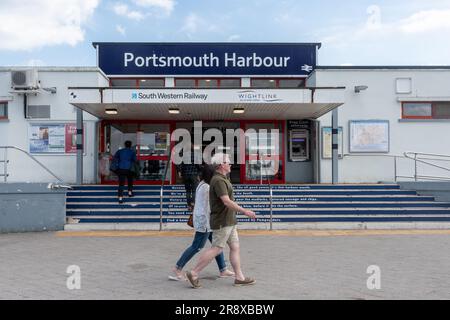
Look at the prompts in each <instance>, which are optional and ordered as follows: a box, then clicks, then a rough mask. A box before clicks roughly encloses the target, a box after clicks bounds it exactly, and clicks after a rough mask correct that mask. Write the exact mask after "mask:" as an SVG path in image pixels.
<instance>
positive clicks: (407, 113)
mask: <svg viewBox="0 0 450 320" xmlns="http://www.w3.org/2000/svg"><path fill="white" fill-rule="evenodd" d="M403 117H404V118H416V117H419V118H422V117H426V118H431V103H404V104H403Z"/></svg>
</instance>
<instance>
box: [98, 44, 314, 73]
mask: <svg viewBox="0 0 450 320" xmlns="http://www.w3.org/2000/svg"><path fill="white" fill-rule="evenodd" d="M94 46H95V47H96V48H97V55H98V66H99V67H100V69H102V70H103V72H104V73H105V74H107V75H109V76H142V75H145V76H177V75H192V76H199V75H217V76H226V75H233V76H243V75H278V76H307V75H309V74H310V73H311V72H312V71H313V70H314V68H315V67H316V57H317V50H318V48H319V47H320V44H318V43H297V44H296V43H94Z"/></svg>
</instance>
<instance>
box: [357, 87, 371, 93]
mask: <svg viewBox="0 0 450 320" xmlns="http://www.w3.org/2000/svg"><path fill="white" fill-rule="evenodd" d="M367 88H369V87H368V86H355V92H356V93H360V92H361V91H363V90H366V89H367Z"/></svg>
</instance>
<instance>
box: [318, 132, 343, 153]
mask: <svg viewBox="0 0 450 320" xmlns="http://www.w3.org/2000/svg"><path fill="white" fill-rule="evenodd" d="M331 129H332V128H331V127H322V159H331V158H332V155H333V150H332V148H331V147H332V139H333V135H332V130H331ZM343 142H344V139H343V130H342V127H339V128H338V145H339V149H338V156H339V158H340V159H342V157H343V155H344V145H343Z"/></svg>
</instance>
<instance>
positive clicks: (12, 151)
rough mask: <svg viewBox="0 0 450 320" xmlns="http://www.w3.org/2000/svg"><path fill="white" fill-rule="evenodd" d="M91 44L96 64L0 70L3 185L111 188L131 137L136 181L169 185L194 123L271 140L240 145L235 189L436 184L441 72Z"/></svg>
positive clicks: (287, 55) (447, 120)
mask: <svg viewBox="0 0 450 320" xmlns="http://www.w3.org/2000/svg"><path fill="white" fill-rule="evenodd" d="M93 47H94V49H93V50H96V52H97V62H96V64H97V66H96V67H36V68H28V67H1V68H0V147H1V150H0V160H1V161H2V162H1V163H0V175H1V176H0V178H1V179H2V180H3V181H4V182H48V181H54V180H55V179H57V180H61V181H63V182H66V183H68V184H115V183H116V177H115V176H114V175H113V174H111V173H110V172H109V160H110V158H111V156H112V155H113V154H114V153H115V152H116V151H117V150H118V149H119V148H121V147H122V146H123V143H124V141H126V140H131V141H132V142H133V144H134V147H135V148H136V151H137V156H138V159H139V161H140V164H141V169H142V172H141V176H140V178H139V179H138V180H137V182H136V183H137V184H161V182H162V179H163V178H164V177H165V181H166V184H178V183H180V180H179V178H178V175H177V174H176V166H175V165H174V164H172V163H171V162H170V161H169V156H170V152H171V150H172V149H173V147H174V146H175V144H176V143H175V141H173V139H172V134H173V133H174V132H175V131H176V130H177V129H180V128H185V129H187V130H189V131H191V132H192V131H193V128H194V124H195V122H199V121H201V126H202V130H203V131H202V133H203V132H205V131H206V130H207V129H211V128H214V129H217V130H219V131H220V132H223V133H225V132H226V130H227V129H234V130H236V129H242V130H243V131H246V130H248V129H253V130H255V131H256V132H260V131H261V130H268V131H269V132H270V131H271V130H274V129H277V130H278V132H279V133H280V134H279V140H278V141H273V140H270V139H269V140H267V141H258V143H256V146H257V147H254V148H253V144H252V142H251V140H252V139H256V140H258V139H260V138H258V136H257V135H256V136H248V137H247V138H246V139H247V140H246V143H245V144H244V147H243V149H242V150H243V155H242V157H243V162H242V163H235V164H233V166H232V172H231V175H230V178H231V180H232V182H233V183H236V184H261V183H263V181H267V180H270V182H271V183H272V184H328V183H380V182H395V181H399V180H402V179H403V180H411V179H412V180H414V179H415V180H417V178H418V177H419V176H421V177H422V178H424V177H425V178H426V177H429V178H430V179H433V178H435V177H438V178H442V179H448V178H450V174H449V171H448V170H446V169H443V168H445V164H446V163H447V164H448V162H446V161H447V160H448V158H446V157H445V155H448V154H450V152H449V150H450V139H449V138H450V86H449V83H450V67H448V66H357V67H356V66H345V67H343V66H321V65H320V64H319V63H318V56H319V49H320V47H321V45H320V44H319V43H93ZM249 141H250V142H249ZM201 143H202V147H203V148H200V149H201V150H203V149H204V147H205V146H206V145H207V144H208V142H205V141H202V142H201ZM261 145H264V146H265V149H264V152H261V150H262V149H261ZM274 145H276V146H277V148H276V150H277V151H276V154H275V156H276V159H274V158H270V157H269V156H273V155H274V154H271V152H272V151H268V150H274V148H272V146H274ZM6 147H9V148H6ZM12 147H13V148H12ZM238 147H239V146H236V148H238ZM224 150H225V151H227V150H226V148H224ZM228 151H230V150H228ZM233 151H235V150H233ZM408 152H409V153H408ZM414 152H417V153H421V154H422V156H423V157H426V155H425V154H428V155H429V158H431V157H434V158H433V160H430V161H434V162H432V163H433V164H434V166H430V165H429V164H428V165H425V164H424V163H421V162H419V163H418V162H417V161H414V160H413V158H414V157H416V158H417V156H418V155H417V154H415V153H414ZM25 153H27V154H29V155H30V156H32V158H34V159H35V160H37V161H38V162H39V163H40V164H42V165H43V166H41V165H40V164H39V163H37V162H36V161H33V159H31V160H30V157H29V156H27V155H26V154H25ZM440 156H443V157H441V158H439V157H440ZM436 157H438V158H437V159H436ZM236 162H237V161H236ZM44 167H45V168H47V169H48V170H46V169H45V168H44ZM447 167H448V166H447ZM273 168H277V170H272V169H273ZM271 170H272V171H271ZM49 171H50V172H49Z"/></svg>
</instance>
